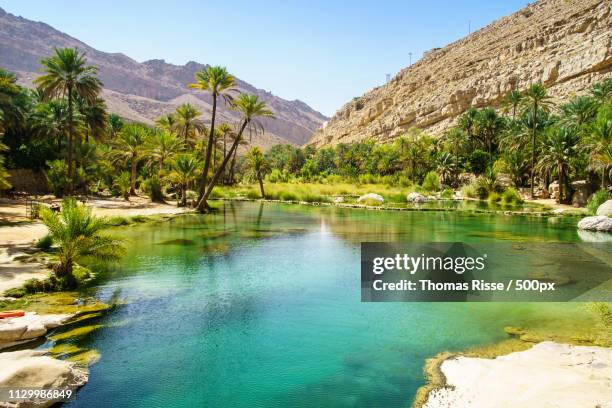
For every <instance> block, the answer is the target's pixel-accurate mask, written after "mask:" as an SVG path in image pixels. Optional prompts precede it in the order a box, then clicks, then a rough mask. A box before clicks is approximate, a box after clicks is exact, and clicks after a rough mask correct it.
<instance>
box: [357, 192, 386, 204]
mask: <svg viewBox="0 0 612 408" xmlns="http://www.w3.org/2000/svg"><path fill="white" fill-rule="evenodd" d="M364 201H376V202H377V203H379V204H382V203H384V202H385V199H384V198H383V197H382V196H381V195H379V194H374V193H368V194H364V195H362V196H361V197H359V198H358V199H357V202H358V203H362V202H364Z"/></svg>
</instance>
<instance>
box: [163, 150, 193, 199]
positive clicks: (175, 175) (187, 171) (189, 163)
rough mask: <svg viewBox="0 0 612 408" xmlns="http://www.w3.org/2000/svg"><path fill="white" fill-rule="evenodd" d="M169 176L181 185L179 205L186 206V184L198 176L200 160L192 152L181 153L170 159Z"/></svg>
mask: <svg viewBox="0 0 612 408" xmlns="http://www.w3.org/2000/svg"><path fill="white" fill-rule="evenodd" d="M171 167H172V172H171V173H170V175H169V178H170V179H171V180H172V181H174V182H175V183H178V184H179V185H180V186H181V206H183V207H185V206H187V185H189V183H191V182H192V181H194V180H195V179H197V178H198V174H199V171H200V161H199V160H198V158H197V156H196V155H194V154H188V153H181V154H179V155H177V156H176V157H175V158H174V160H172V165H171Z"/></svg>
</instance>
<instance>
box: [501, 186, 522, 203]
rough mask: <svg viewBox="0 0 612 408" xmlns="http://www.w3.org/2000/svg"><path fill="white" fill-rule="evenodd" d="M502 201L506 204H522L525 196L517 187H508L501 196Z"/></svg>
mask: <svg viewBox="0 0 612 408" xmlns="http://www.w3.org/2000/svg"><path fill="white" fill-rule="evenodd" d="M501 201H502V203H504V204H521V203H522V202H523V198H522V197H521V195H520V194H519V192H518V191H516V189H514V188H512V187H508V188H507V189H506V190H505V191H504V192H503V193H502V196H501Z"/></svg>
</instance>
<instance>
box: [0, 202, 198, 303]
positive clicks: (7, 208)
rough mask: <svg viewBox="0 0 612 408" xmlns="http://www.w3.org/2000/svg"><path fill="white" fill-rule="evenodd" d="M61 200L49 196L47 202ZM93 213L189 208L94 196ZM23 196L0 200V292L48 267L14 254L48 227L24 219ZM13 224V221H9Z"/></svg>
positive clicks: (45, 272)
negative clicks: (26, 261)
mask: <svg viewBox="0 0 612 408" xmlns="http://www.w3.org/2000/svg"><path fill="white" fill-rule="evenodd" d="M51 202H57V203H60V202H61V200H49V201H48V203H51ZM86 205H88V206H90V207H92V209H93V213H94V214H96V215H99V216H104V217H113V216H124V217H133V216H137V215H145V216H146V215H155V214H179V213H183V212H186V211H189V209H187V208H182V207H177V206H176V205H173V204H161V203H152V202H150V201H149V200H148V199H147V198H144V197H132V198H131V201H125V200H123V199H118V198H100V199H98V198H96V199H90V200H88V201H87V204H86ZM25 212H26V207H25V201H24V200H7V199H3V200H0V219H1V220H2V222H3V223H6V224H9V225H5V226H2V227H0V295H2V293H4V292H5V291H6V290H8V289H11V288H15V287H20V286H21V285H23V283H24V282H25V281H27V280H28V279H32V278H37V279H44V278H45V277H47V275H48V274H49V270H48V269H47V268H45V266H44V265H42V264H40V263H36V262H28V263H23V262H20V261H18V260H16V259H15V258H16V257H19V256H20V255H24V254H27V251H28V250H30V249H31V247H32V245H33V244H34V243H35V242H36V241H37V240H39V239H40V238H42V237H44V236H45V234H46V233H47V228H46V227H45V226H44V225H43V224H42V223H41V222H40V221H32V222H24V221H27V218H25ZM11 224H13V225H11Z"/></svg>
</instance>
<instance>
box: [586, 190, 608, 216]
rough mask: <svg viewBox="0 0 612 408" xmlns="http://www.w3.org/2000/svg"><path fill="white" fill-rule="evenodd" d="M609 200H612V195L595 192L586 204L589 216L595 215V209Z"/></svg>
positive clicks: (600, 191) (599, 191)
mask: <svg viewBox="0 0 612 408" xmlns="http://www.w3.org/2000/svg"><path fill="white" fill-rule="evenodd" d="M610 199H612V193H610V192H608V191H606V190H597V191H596V192H595V194H593V196H592V197H591V198H590V199H589V201H588V202H587V210H588V211H589V214H591V215H595V213H596V212H597V208H599V206H600V205H602V204H603V203H605V202H606V201H607V200H610Z"/></svg>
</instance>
